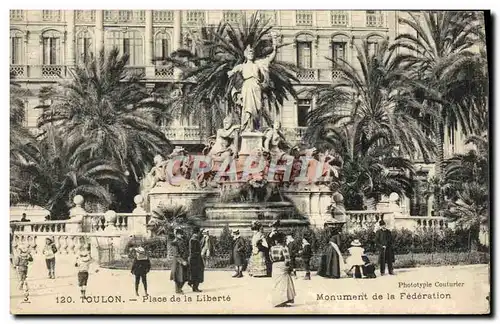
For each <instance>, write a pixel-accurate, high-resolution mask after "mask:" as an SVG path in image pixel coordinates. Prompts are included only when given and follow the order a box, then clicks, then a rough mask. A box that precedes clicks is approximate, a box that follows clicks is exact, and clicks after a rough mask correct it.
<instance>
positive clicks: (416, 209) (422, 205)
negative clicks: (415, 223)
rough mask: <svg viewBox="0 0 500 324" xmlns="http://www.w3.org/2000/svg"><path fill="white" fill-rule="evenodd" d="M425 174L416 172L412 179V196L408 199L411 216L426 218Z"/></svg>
mask: <svg viewBox="0 0 500 324" xmlns="http://www.w3.org/2000/svg"><path fill="white" fill-rule="evenodd" d="M427 175H428V174H427V172H425V171H417V172H416V175H415V178H414V179H413V181H412V182H413V185H412V188H413V195H412V196H411V198H410V215H411V216H428V215H427V206H428V203H429V202H428V197H427V196H426V195H425V192H426V183H427Z"/></svg>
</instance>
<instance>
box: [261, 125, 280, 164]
mask: <svg viewBox="0 0 500 324" xmlns="http://www.w3.org/2000/svg"><path fill="white" fill-rule="evenodd" d="M280 129H281V122H280V121H278V120H275V121H274V126H273V127H272V128H268V129H267V130H266V131H265V132H264V145H263V146H264V152H265V153H267V154H269V155H270V157H271V159H276V160H281V158H283V156H284V155H285V154H286V153H285V151H283V150H282V149H281V148H280V147H279V146H280V144H281V143H282V141H283V139H282V138H281V134H280V133H279V131H280Z"/></svg>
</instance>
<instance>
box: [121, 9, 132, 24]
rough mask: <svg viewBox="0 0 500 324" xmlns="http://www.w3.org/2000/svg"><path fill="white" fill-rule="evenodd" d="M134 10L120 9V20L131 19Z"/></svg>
mask: <svg viewBox="0 0 500 324" xmlns="http://www.w3.org/2000/svg"><path fill="white" fill-rule="evenodd" d="M131 20H132V10H118V21H123V22H125V21H131Z"/></svg>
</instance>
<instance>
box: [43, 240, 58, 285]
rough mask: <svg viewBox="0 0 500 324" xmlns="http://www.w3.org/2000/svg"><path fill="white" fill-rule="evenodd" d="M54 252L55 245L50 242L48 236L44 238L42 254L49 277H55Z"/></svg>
mask: <svg viewBox="0 0 500 324" xmlns="http://www.w3.org/2000/svg"><path fill="white" fill-rule="evenodd" d="M56 253H57V247H56V245H55V244H54V242H52V240H51V239H50V238H48V237H47V238H46V239H45V246H44V248H43V255H45V263H46V264H47V270H48V271H49V279H55V278H56V274H55V270H56Z"/></svg>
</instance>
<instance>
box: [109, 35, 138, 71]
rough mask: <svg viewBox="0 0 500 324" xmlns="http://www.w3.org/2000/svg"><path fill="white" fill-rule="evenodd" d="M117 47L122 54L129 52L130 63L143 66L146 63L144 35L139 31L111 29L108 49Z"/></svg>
mask: <svg viewBox="0 0 500 324" xmlns="http://www.w3.org/2000/svg"><path fill="white" fill-rule="evenodd" d="M113 47H116V48H118V50H119V51H120V54H121V55H123V54H128V55H129V59H128V63H127V64H128V65H131V66H142V65H144V52H143V51H144V50H143V41H142V35H141V33H140V32H139V31H135V30H132V31H127V32H123V31H121V30H110V31H108V37H107V39H106V49H107V50H110V49H111V48H113Z"/></svg>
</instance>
